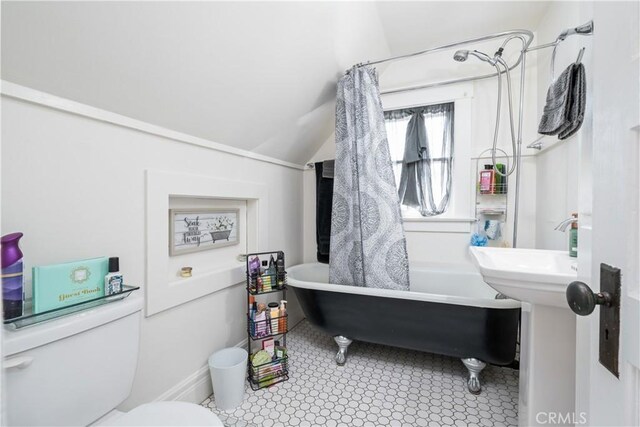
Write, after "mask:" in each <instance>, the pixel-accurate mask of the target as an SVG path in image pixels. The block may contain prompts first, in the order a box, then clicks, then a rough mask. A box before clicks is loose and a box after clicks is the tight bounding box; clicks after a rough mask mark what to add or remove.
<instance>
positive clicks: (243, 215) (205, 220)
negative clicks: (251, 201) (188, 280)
mask: <svg viewBox="0 0 640 427" xmlns="http://www.w3.org/2000/svg"><path fill="white" fill-rule="evenodd" d="M169 209H170V211H171V210H178V211H179V212H185V215H179V214H178V215H177V216H179V217H180V218H182V217H183V216H184V217H186V219H187V221H189V222H190V226H187V225H186V224H184V226H185V227H189V229H190V230H193V231H191V232H192V234H194V235H193V236H188V238H189V237H192V243H191V245H190V246H191V247H193V248H194V249H195V250H197V251H194V252H188V253H177V254H175V255H171V253H170V254H169V262H168V270H167V275H168V276H167V278H168V280H169V282H174V281H176V282H180V281H183V280H184V278H183V277H181V276H180V270H181V268H182V267H191V268H192V269H193V270H192V277H193V276H197V275H201V274H204V273H206V272H208V271H213V270H219V269H220V268H223V267H224V266H225V265H231V264H234V263H235V262H237V258H238V255H240V254H246V253H247V228H248V227H249V226H250V224H247V201H246V200H237V199H235V200H234V199H227V200H225V199H214V198H194V197H181V196H170V197H169ZM236 210H237V212H238V214H237V220H234V221H233V226H232V227H233V229H234V230H233V231H234V236H236V237H237V243H236V244H232V245H228V246H221V247H215V245H214V244H212V241H213V238H212V237H211V232H214V231H215V230H214V229H215V228H216V227H218V228H221V227H220V226H222V228H224V226H225V224H220V223H219V222H220V221H210V220H209V218H210V217H211V214H210V212H211V213H213V212H221V213H222V212H235V211H236ZM190 212H192V213H190ZM171 220H172V219H171V218H169V221H171ZM196 220H197V223H196ZM183 231H184V230H183V229H179V227H176V226H174V235H175V237H174V238H175V240H176V243H178V244H179V243H180V240H181V234H182V233H183ZM167 233H169V246H167V250H169V248H170V247H171V245H172V242H171V225H170V226H169V230H167ZM187 233H189V231H187ZM234 236H230V237H232V240H234V239H233V237H234ZM220 237H222V240H218V242H223V243H226V237H225V236H224V235H223V236H220ZM197 241H200V244H198V243H197ZM176 285H179V283H176Z"/></svg>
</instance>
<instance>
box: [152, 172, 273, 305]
mask: <svg viewBox="0 0 640 427" xmlns="http://www.w3.org/2000/svg"><path fill="white" fill-rule="evenodd" d="M146 178H147V181H146V189H147V211H146V219H147V221H146V227H147V268H146V284H145V296H146V315H147V316H151V315H153V314H156V313H159V312H161V311H163V310H167V309H170V308H172V307H175V306H177V305H180V304H183V303H186V302H188V301H192V300H194V299H196V298H201V297H203V296H205V295H208V294H211V293H213V292H217V291H220V290H222V289H225V288H227V287H230V286H234V285H236V284H238V283H241V282H242V281H243V280H244V275H245V272H244V270H245V265H244V263H243V262H242V261H240V260H239V259H238V255H240V254H245V253H248V252H255V251H258V250H261V249H262V248H264V247H265V243H266V242H267V241H268V232H267V215H266V213H267V212H268V206H267V203H268V188H267V186H265V185H264V184H258V183H254V182H244V181H230V180H224V179H219V178H214V177H210V176H202V175H191V174H184V173H174V172H164V171H154V170H147V177H146ZM170 209H193V210H202V209H205V210H209V209H216V210H224V211H235V210H237V213H238V215H237V217H238V219H239V222H240V224H239V225H240V235H239V239H238V243H237V244H234V245H228V246H222V247H217V248H214V249H210V250H205V251H195V252H189V253H181V254H178V255H174V256H170V251H169V245H170V242H171V239H170V237H169V236H170V218H169V211H170ZM182 267H192V269H193V270H192V276H191V277H188V278H184V277H181V276H180V269H181V268H182Z"/></svg>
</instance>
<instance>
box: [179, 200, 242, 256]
mask: <svg viewBox="0 0 640 427" xmlns="http://www.w3.org/2000/svg"><path fill="white" fill-rule="evenodd" d="M239 241H240V210H239V209H169V255H170V256H176V255H182V254H186V253H191V252H199V251H207V250H210V249H216V248H221V247H224V246H230V245H237V244H238V243H239Z"/></svg>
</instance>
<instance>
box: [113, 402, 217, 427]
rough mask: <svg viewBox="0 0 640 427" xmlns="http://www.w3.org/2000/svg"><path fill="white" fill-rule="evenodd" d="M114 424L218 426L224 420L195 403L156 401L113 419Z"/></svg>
mask: <svg viewBox="0 0 640 427" xmlns="http://www.w3.org/2000/svg"><path fill="white" fill-rule="evenodd" d="M109 425H112V426H216V427H218V426H219V427H222V426H223V425H224V424H222V421H220V419H219V418H218V417H217V416H216V415H215V414H214V413H213V412H211V411H210V410H208V409H205V408H203V407H202V406H200V405H196V404H195V403H187V402H154V403H146V404H144V405H140V406H138V407H137V408H135V409H133V410H131V411H129V412H127V413H126V414H124V415H123V416H121V417H118V418H117V419H115V420H113V422H112V423H110V424H109Z"/></svg>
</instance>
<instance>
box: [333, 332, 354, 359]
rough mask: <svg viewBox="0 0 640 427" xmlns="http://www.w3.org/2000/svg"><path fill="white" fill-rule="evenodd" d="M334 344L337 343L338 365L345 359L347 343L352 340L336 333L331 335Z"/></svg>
mask: <svg viewBox="0 0 640 427" xmlns="http://www.w3.org/2000/svg"><path fill="white" fill-rule="evenodd" d="M333 339H334V340H335V342H336V344H338V353H337V354H336V363H337V364H338V365H339V366H342V365H344V364H345V362H346V361H347V349H348V348H349V344H351V343H352V342H353V341H352V340H350V339H349V338H347V337H343V336H342V335H336V336H335V337H333Z"/></svg>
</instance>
